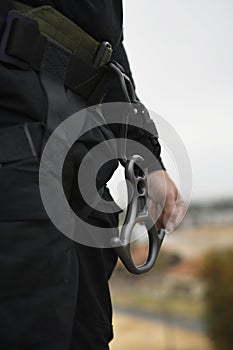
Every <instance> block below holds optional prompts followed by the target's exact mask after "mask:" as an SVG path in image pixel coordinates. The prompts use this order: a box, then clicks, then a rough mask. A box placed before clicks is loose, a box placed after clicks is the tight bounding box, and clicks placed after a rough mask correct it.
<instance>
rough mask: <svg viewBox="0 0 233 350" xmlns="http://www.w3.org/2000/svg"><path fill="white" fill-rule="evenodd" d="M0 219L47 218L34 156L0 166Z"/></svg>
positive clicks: (37, 161)
mask: <svg viewBox="0 0 233 350" xmlns="http://www.w3.org/2000/svg"><path fill="white" fill-rule="evenodd" d="M0 194H1V195H0V221H15V220H36V219H47V218H48V216H47V214H46V212H45V210H44V207H43V203H42V201H41V197H40V190H39V160H38V159H37V158H35V157H32V158H29V159H26V160H22V161H18V162H14V163H7V164H4V166H3V167H1V168H0Z"/></svg>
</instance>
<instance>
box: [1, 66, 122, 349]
mask: <svg viewBox="0 0 233 350" xmlns="http://www.w3.org/2000/svg"><path fill="white" fill-rule="evenodd" d="M58 98H59V96H58ZM46 110H47V101H46V95H45V92H44V91H43V89H42V86H41V82H40V79H39V77H38V75H37V73H35V72H34V71H33V70H31V69H30V70H27V71H21V70H19V69H16V68H13V67H10V66H5V65H0V145H1V135H6V130H7V135H9V139H10V145H11V147H12V148H13V151H14V147H18V146H17V145H18V141H17V140H14V138H13V137H12V139H11V136H10V135H11V132H10V130H11V128H12V127H13V126H18V125H20V124H21V125H23V124H25V123H35V122H40V121H41V120H45V118H46ZM16 141H17V142H16ZM15 144H17V145H16V146H14V145H15ZM8 146H9V145H8ZM8 146H7V147H8ZM2 147H3V146H2ZM3 151H4V150H3V149H2V150H0V154H4V152H3ZM16 151H20V150H16ZM0 158H1V157H0ZM3 158H4V157H3ZM0 163H1V168H0V348H1V349H4V350H39V349H41V350H66V349H72V350H73V349H78V350H97V349H98V350H105V349H108V343H109V341H110V340H111V338H112V326H111V317H112V310H111V302H110V296H109V289H108V279H109V277H110V275H111V273H112V270H113V268H114V266H115V263H116V259H117V258H116V255H115V253H114V251H113V250H111V249H100V248H91V247H87V246H83V245H80V244H77V243H75V242H73V241H71V240H70V239H68V238H67V237H65V236H64V235H63V234H62V233H60V232H59V231H58V230H57V229H56V228H55V226H54V225H53V224H52V223H51V221H50V220H49V218H48V217H47V214H46V212H45V210H44V209H43V205H42V202H41V198H40V193H39V186H38V168H39V157H38V156H31V157H27V158H26V159H20V160H17V161H7V160H1V159H0ZM105 195H106V196H109V195H108V193H107V192H105ZM98 215H100V214H96V215H94V216H93V218H92V220H93V221H95V220H96V223H97V225H98V221H99V220H103V217H100V216H98ZM104 220H105V221H106V225H109V226H111V225H113V226H117V220H118V216H117V214H111V215H106V217H105V219H104Z"/></svg>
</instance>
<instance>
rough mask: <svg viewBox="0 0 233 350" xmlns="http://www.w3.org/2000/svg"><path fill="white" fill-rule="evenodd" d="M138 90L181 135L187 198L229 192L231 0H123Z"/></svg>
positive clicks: (232, 147)
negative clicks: (189, 187)
mask: <svg viewBox="0 0 233 350" xmlns="http://www.w3.org/2000/svg"><path fill="white" fill-rule="evenodd" d="M124 11H125V13H124V33H125V35H124V36H125V47H126V49H127V52H128V56H129V60H130V62H131V68H132V71H133V75H134V79H135V81H136V86H137V92H138V95H139V97H140V99H141V100H142V101H143V102H144V103H145V104H146V105H147V107H148V108H150V109H152V110H153V111H155V112H157V113H158V114H160V115H161V116H162V117H164V118H165V119H166V120H167V121H168V122H169V123H170V124H171V125H172V126H173V127H175V129H176V131H177V132H178V134H179V135H180V137H181V138H182V140H183V142H184V144H185V146H186V148H187V150H188V153H189V156H190V159H191V163H192V168H193V198H194V199H204V200H206V199H207V200H208V199H215V198H221V197H223V196H224V197H233V184H232V182H233V164H232V161H233V160H232V158H233V157H232V156H233V1H232V0H143V1H142V0H125V1H124Z"/></svg>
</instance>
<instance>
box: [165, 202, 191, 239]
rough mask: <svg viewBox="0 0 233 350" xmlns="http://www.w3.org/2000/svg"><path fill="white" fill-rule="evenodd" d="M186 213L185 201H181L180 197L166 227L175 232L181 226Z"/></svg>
mask: <svg viewBox="0 0 233 350" xmlns="http://www.w3.org/2000/svg"><path fill="white" fill-rule="evenodd" d="M185 212H186V205H185V203H184V201H183V200H182V199H181V197H180V196H179V198H178V199H177V201H176V203H175V206H174V208H173V210H172V213H171V215H170V218H169V219H168V222H167V225H166V227H167V229H168V231H169V232H172V231H174V230H175V229H176V228H177V227H178V226H179V224H180V223H181V221H182V219H183V217H184V215H185Z"/></svg>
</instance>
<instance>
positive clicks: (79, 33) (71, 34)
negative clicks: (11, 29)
mask: <svg viewBox="0 0 233 350" xmlns="http://www.w3.org/2000/svg"><path fill="white" fill-rule="evenodd" d="M14 3H15V5H16V8H17V9H19V10H20V11H22V12H23V13H24V14H25V15H27V16H28V17H30V18H32V19H34V20H36V21H37V22H38V24H39V30H40V32H41V33H42V34H43V35H45V36H46V37H47V38H49V39H50V40H54V41H56V42H57V43H59V44H60V45H62V46H64V47H65V48H66V49H68V50H70V51H71V52H72V53H73V54H74V55H76V56H77V57H79V58H80V59H82V60H83V61H84V62H85V63H87V64H89V65H93V64H94V63H95V59H96V56H98V53H99V52H100V51H102V49H103V45H102V43H99V42H98V41H96V40H95V39H94V38H92V37H91V36H90V35H89V34H87V33H86V32H85V31H84V30H83V29H81V28H80V27H79V26H78V25H77V24H75V23H74V22H72V21H71V20H70V19H69V18H67V17H65V16H63V15H62V14H61V13H60V12H58V11H57V10H55V9H54V8H53V7H51V6H41V7H36V8H30V6H27V5H26V6H25V5H23V4H21V3H20V2H14ZM111 55H112V48H111V45H110V44H108V45H107V44H106V45H105V47H104V50H103V52H101V57H100V58H101V60H100V62H98V65H99V66H103V65H104V64H106V63H108V62H109V60H110V58H111Z"/></svg>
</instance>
